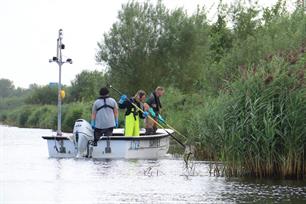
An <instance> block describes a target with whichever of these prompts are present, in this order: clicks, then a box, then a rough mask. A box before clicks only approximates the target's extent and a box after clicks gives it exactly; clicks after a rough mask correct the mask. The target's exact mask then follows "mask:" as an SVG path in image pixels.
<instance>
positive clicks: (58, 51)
mask: <svg viewBox="0 0 306 204" xmlns="http://www.w3.org/2000/svg"><path fill="white" fill-rule="evenodd" d="M62 39H63V30H62V29H59V31H58V38H57V48H56V57H53V58H52V59H49V62H50V63H51V62H56V63H57V64H58V68H59V77H58V96H57V136H61V135H62V97H61V91H62V84H61V81H62V65H63V64H64V63H70V64H72V59H70V58H68V59H67V60H66V61H63V59H62V50H63V49H65V45H64V44H63V43H62Z"/></svg>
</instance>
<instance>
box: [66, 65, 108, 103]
mask: <svg viewBox="0 0 306 204" xmlns="http://www.w3.org/2000/svg"><path fill="white" fill-rule="evenodd" d="M105 85H106V76H105V74H103V72H99V71H96V70H95V71H86V70H85V71H82V72H81V73H80V74H78V75H76V77H75V79H74V80H73V81H72V82H71V87H70V89H69V93H68V95H69V96H68V101H70V102H71V101H92V100H93V99H95V98H97V97H98V96H99V90H100V88H101V87H103V86H105Z"/></svg>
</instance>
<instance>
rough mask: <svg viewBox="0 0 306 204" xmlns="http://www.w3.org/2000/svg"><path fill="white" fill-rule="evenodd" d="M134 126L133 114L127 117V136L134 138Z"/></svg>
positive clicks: (125, 130)
mask: <svg viewBox="0 0 306 204" xmlns="http://www.w3.org/2000/svg"><path fill="white" fill-rule="evenodd" d="M134 124H135V118H134V115H133V114H130V115H127V116H125V128H124V135H125V136H133V133H134Z"/></svg>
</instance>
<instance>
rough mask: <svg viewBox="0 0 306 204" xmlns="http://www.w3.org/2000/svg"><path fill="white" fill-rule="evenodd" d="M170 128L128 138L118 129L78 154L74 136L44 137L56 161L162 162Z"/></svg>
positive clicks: (166, 148)
mask: <svg viewBox="0 0 306 204" xmlns="http://www.w3.org/2000/svg"><path fill="white" fill-rule="evenodd" d="M170 134H173V130H170V129H166V130H163V129H158V130H157V133H156V135H148V136H146V135H144V131H141V136H135V137H125V136H123V129H115V130H114V136H102V137H101V138H100V140H99V141H98V143H97V146H92V145H90V144H89V143H90V142H89V143H88V145H87V149H86V151H82V154H80V153H79V151H78V146H79V145H78V142H77V141H76V139H75V136H74V135H73V134H70V135H69V134H67V135H63V136H43V138H44V139H46V140H47V143H48V151H49V156H50V157H53V158H74V157H89V158H97V159H159V158H162V157H164V156H165V154H166V153H167V151H168V149H169V141H170V139H169V137H170Z"/></svg>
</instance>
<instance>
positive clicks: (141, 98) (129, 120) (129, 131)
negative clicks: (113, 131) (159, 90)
mask: <svg viewBox="0 0 306 204" xmlns="http://www.w3.org/2000/svg"><path fill="white" fill-rule="evenodd" d="M145 100H146V92H144V91H142V90H139V91H137V93H136V95H135V96H134V97H132V98H130V99H129V100H127V96H126V95H122V96H121V97H120V100H119V108H120V109H126V112H125V128H124V135H125V136H139V135H140V127H139V120H140V118H141V119H144V118H145V117H147V116H148V112H146V111H145V110H144V107H143V103H144V102H145ZM132 103H133V104H135V105H136V106H137V107H138V108H139V109H141V110H143V111H144V112H143V113H142V112H141V111H140V110H139V109H137V108H136V107H135V106H134V105H133V104H132Z"/></svg>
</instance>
